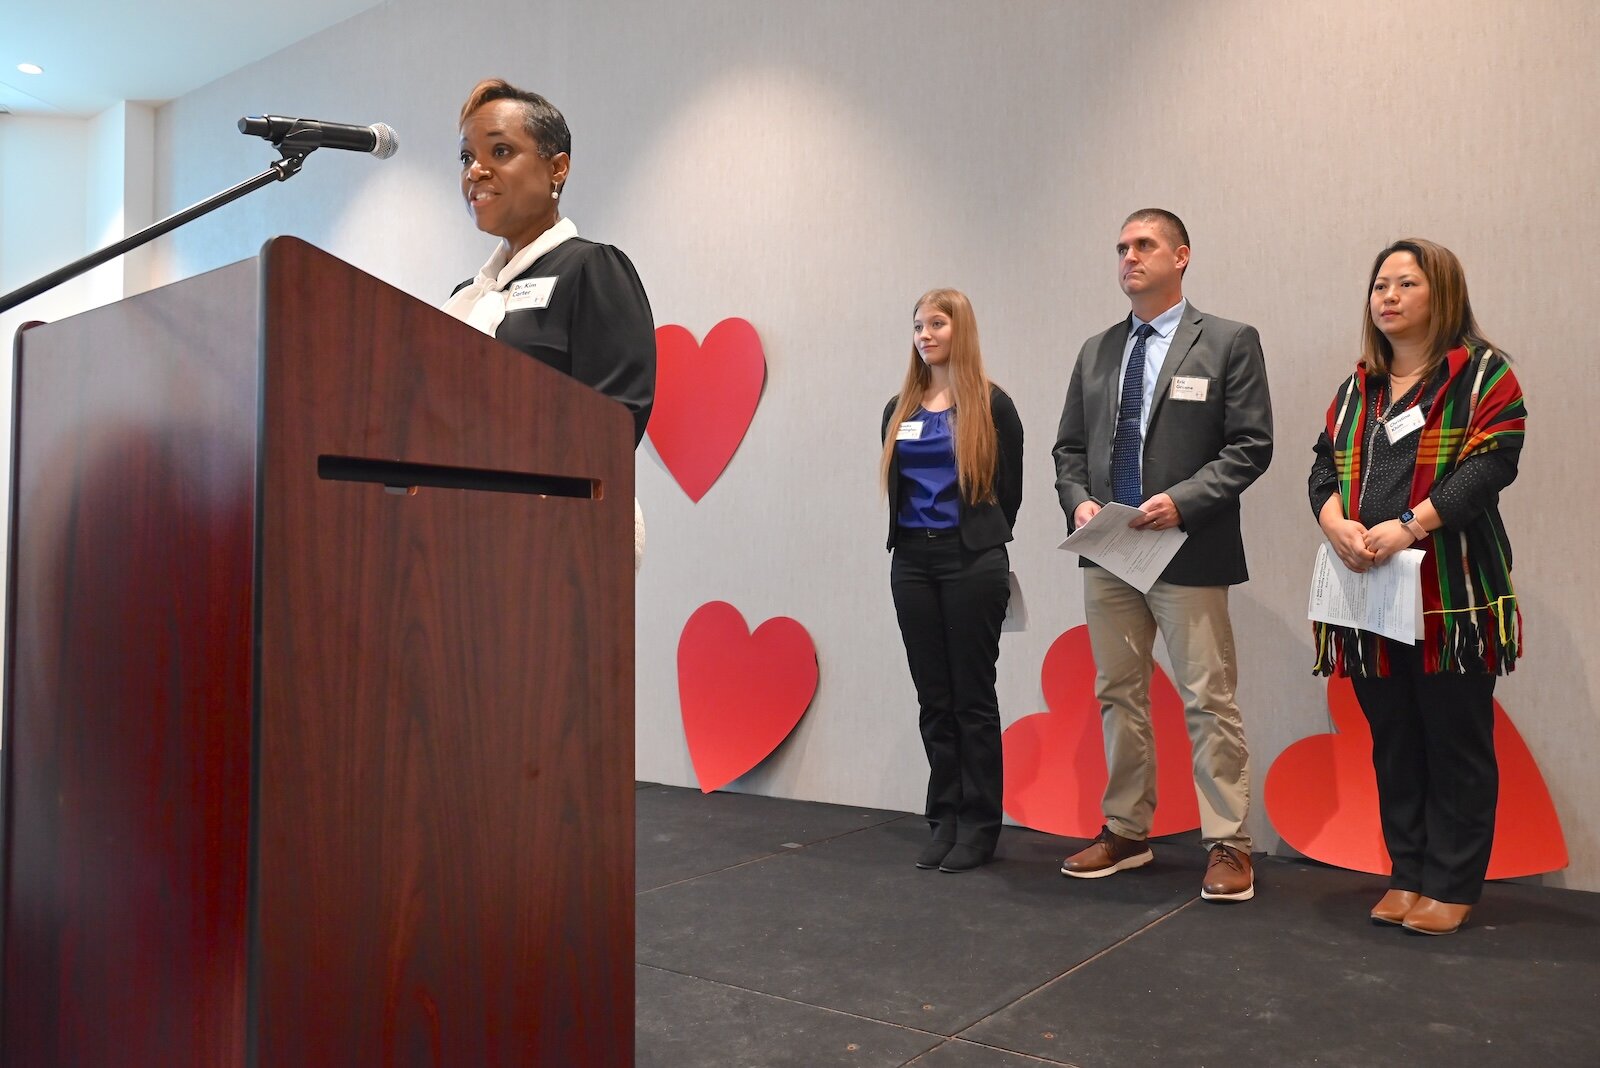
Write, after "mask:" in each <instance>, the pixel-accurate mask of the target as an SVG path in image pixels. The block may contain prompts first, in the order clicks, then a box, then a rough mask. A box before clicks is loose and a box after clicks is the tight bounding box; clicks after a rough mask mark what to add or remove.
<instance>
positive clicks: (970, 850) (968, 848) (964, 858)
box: [939, 845, 994, 872]
mask: <svg viewBox="0 0 1600 1068" xmlns="http://www.w3.org/2000/svg"><path fill="white" fill-rule="evenodd" d="M992 856H994V850H993V849H982V848H979V847H978V846H975V845H958V846H956V847H955V848H954V849H952V850H950V855H949V856H947V857H945V858H944V862H943V863H941V864H940V865H939V870H940V871H948V872H958V871H971V870H972V869H973V868H980V867H982V866H983V865H985V864H987V863H989V858H990V857H992Z"/></svg>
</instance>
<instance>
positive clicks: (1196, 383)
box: [1167, 375, 1211, 401]
mask: <svg viewBox="0 0 1600 1068" xmlns="http://www.w3.org/2000/svg"><path fill="white" fill-rule="evenodd" d="M1210 391H1211V379H1209V378H1194V377H1191V376H1189V375H1173V376H1172V388H1171V389H1170V390H1168V391H1167V396H1169V397H1171V398H1172V399H1173V400H1175V401H1203V400H1205V399H1206V395H1207V394H1208V393H1209V392H1210Z"/></svg>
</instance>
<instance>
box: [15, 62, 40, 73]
mask: <svg viewBox="0 0 1600 1068" xmlns="http://www.w3.org/2000/svg"><path fill="white" fill-rule="evenodd" d="M17 69H18V70H20V71H21V72H22V73H24V74H43V73H44V68H43V67H41V66H39V64H37V63H18V64H17Z"/></svg>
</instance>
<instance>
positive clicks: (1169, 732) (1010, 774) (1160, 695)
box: [1001, 627, 1200, 838]
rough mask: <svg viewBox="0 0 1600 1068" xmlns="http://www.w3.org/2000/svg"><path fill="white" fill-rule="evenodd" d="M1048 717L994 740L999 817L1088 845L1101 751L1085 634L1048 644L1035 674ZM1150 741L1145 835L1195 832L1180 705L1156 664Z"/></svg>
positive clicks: (1022, 723) (1097, 804)
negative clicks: (1152, 787) (1151, 794)
mask: <svg viewBox="0 0 1600 1068" xmlns="http://www.w3.org/2000/svg"><path fill="white" fill-rule="evenodd" d="M1040 683H1041V685H1042V687H1043V689H1044V703H1045V705H1046V706H1047V707H1048V708H1049V709H1050V711H1048V712H1037V713H1035V714H1033V715H1031V716H1024V717H1022V718H1021V719H1019V720H1017V721H1016V722H1015V723H1013V724H1012V725H1011V726H1009V727H1007V728H1006V730H1005V733H1004V734H1003V735H1002V736H1001V744H1002V746H1003V747H1004V754H1005V810H1006V812H1007V813H1008V814H1009V815H1010V816H1011V818H1012V819H1014V820H1016V821H1017V822H1018V823H1020V824H1022V825H1023V826H1024V827H1032V828H1033V829H1034V830H1036V831H1045V832H1046V833H1049V834H1059V835H1064V836H1066V837H1068V838H1092V837H1094V836H1095V835H1096V834H1098V833H1099V832H1100V825H1101V824H1102V823H1103V822H1104V817H1103V816H1102V813H1101V799H1102V797H1103V796H1104V794H1105V791H1106V750H1105V743H1104V742H1103V741H1102V735H1101V731H1100V702H1099V701H1098V700H1096V699H1095V696H1094V654H1093V653H1092V652H1091V651H1090V649H1089V628H1088V627H1073V628H1072V629H1071V630H1069V631H1067V632H1066V633H1065V634H1063V635H1061V636H1060V637H1059V638H1057V639H1056V640H1055V641H1054V642H1053V643H1051V645H1050V649H1049V651H1048V652H1046V653H1045V655H1044V668H1043V670H1042V671H1041V672H1040ZM1150 718H1151V721H1152V723H1153V724H1154V726H1155V739H1156V796H1157V797H1158V798H1159V799H1160V804H1158V805H1157V806H1156V812H1155V816H1154V818H1153V819H1152V821H1151V827H1150V833H1151V834H1152V835H1163V834H1177V833H1178V832H1180V831H1191V830H1193V829H1194V828H1196V827H1198V826H1200V803H1199V802H1198V801H1197V800H1196V799H1195V793H1194V777H1193V773H1192V772H1191V771H1190V768H1191V766H1192V764H1193V761H1192V760H1191V759H1190V756H1189V735H1188V733H1187V732H1186V731H1185V729H1184V725H1183V701H1182V700H1180V699H1179V697H1178V691H1177V690H1176V689H1174V688H1173V686H1172V682H1171V681H1170V680H1169V679H1168V678H1167V675H1166V672H1164V671H1162V670H1161V665H1160V664H1157V665H1155V674H1154V677H1153V678H1152V679H1151V680H1150Z"/></svg>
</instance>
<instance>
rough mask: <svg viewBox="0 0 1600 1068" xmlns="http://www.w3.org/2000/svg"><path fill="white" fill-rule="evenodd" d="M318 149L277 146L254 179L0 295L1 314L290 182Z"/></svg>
mask: <svg viewBox="0 0 1600 1068" xmlns="http://www.w3.org/2000/svg"><path fill="white" fill-rule="evenodd" d="M314 151H316V146H315V145H312V146H311V147H309V148H307V147H304V146H301V145H295V146H291V147H285V146H282V145H280V146H278V152H279V154H280V155H281V156H282V157H283V158H282V159H279V160H277V161H275V162H274V163H273V164H272V165H271V166H269V167H268V168H267V169H266V170H264V171H262V172H261V173H260V174H258V175H256V176H255V177H254V178H251V179H250V180H249V181H245V182H240V183H239V184H238V185H236V186H234V187H233V188H231V189H224V190H223V191H222V192H220V193H217V194H216V195H214V196H210V197H207V198H206V199H205V200H202V201H200V202H199V203H198V204H194V205H192V206H190V207H187V208H185V209H183V210H182V211H180V212H178V213H177V214H176V215H169V216H167V217H166V218H165V219H162V220H161V221H160V222H156V223H152V224H151V225H149V226H146V227H145V228H144V229H143V230H140V231H139V232H138V233H136V234H130V235H128V236H127V237H125V238H123V239H122V240H121V241H118V242H116V243H115V244H112V245H107V246H106V247H105V248H102V249H99V250H97V251H95V252H91V253H89V254H88V255H87V256H84V257H82V258H80V259H76V260H73V261H72V262H71V263H69V264H67V265H66V266H65V267H62V268H60V269H59V270H55V271H51V272H50V273H49V274H47V275H45V276H44V277H43V278H39V279H35V280H34V281H32V282H29V283H28V284H27V285H25V286H23V287H22V288H21V289H14V290H12V291H11V292H10V293H7V294H6V295H5V296H3V297H0V313H3V312H8V311H10V310H11V309H12V308H15V307H16V306H17V305H19V304H21V303H23V302H24V301H28V300H32V299H33V298H34V297H37V296H38V295H39V294H41V293H45V292H48V291H49V290H52V289H54V288H55V287H56V286H58V285H60V284H61V283H62V282H66V281H68V280H70V279H73V278H76V277H77V276H78V275H80V274H83V273H84V272H85V271H92V270H94V268H96V267H98V266H100V265H101V264H102V263H105V262H107V261H108V260H114V259H116V258H117V257H118V256H120V255H122V254H123V253H125V252H132V251H133V250H134V249H136V248H138V247H139V246H140V245H144V244H148V243H149V242H151V241H154V240H155V239H156V238H158V237H160V236H161V235H162V234H165V233H167V232H168V231H171V230H176V229H177V228H178V227H180V226H182V225H184V224H185V223H189V222H193V221H194V220H195V219H198V218H200V216H202V215H208V214H210V213H211V212H213V211H216V210H217V209H218V208H220V207H222V206H223V205H224V204H231V203H233V202H234V201H235V200H238V199H239V198H240V197H242V196H244V195H246V194H247V193H253V192H255V191H256V190H257V189H260V188H261V187H262V186H264V185H271V184H272V183H273V182H287V181H288V180H289V179H290V178H293V177H294V176H295V175H296V174H299V173H300V165H301V164H302V163H304V162H305V159H306V157H307V156H309V155H310V154H311V153H312V152H314Z"/></svg>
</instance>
